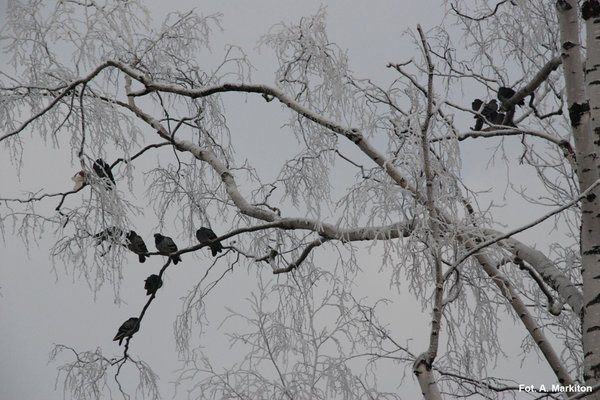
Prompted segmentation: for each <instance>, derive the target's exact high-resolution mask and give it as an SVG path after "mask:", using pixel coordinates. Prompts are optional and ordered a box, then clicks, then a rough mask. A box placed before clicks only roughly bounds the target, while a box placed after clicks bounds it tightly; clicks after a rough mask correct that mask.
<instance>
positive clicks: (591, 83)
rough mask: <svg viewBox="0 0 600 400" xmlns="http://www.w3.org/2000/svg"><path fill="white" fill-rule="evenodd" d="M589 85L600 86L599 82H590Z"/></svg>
mask: <svg viewBox="0 0 600 400" xmlns="http://www.w3.org/2000/svg"><path fill="white" fill-rule="evenodd" d="M592 71H593V70H592ZM590 85H600V81H591V82H590Z"/></svg>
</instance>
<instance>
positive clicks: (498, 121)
mask: <svg viewBox="0 0 600 400" xmlns="http://www.w3.org/2000/svg"><path fill="white" fill-rule="evenodd" d="M505 117H506V114H504V113H495V114H494V115H492V121H491V122H492V124H494V125H502V124H503V123H504V118H505Z"/></svg>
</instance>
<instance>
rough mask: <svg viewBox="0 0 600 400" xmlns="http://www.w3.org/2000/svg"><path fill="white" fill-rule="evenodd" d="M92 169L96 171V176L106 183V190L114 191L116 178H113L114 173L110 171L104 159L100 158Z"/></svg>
mask: <svg viewBox="0 0 600 400" xmlns="http://www.w3.org/2000/svg"><path fill="white" fill-rule="evenodd" d="M92 168H93V169H94V172H95V173H96V175H98V177H99V178H100V180H102V181H103V182H104V185H105V186H106V188H107V189H109V190H110V189H112V187H113V186H114V185H115V184H116V183H115V177H114V176H113V174H112V171H111V170H110V165H108V164H107V163H106V162H105V161H104V160H103V159H101V158H99V159H97V160H96V161H94V165H93V166H92ZM107 179H108V180H107Z"/></svg>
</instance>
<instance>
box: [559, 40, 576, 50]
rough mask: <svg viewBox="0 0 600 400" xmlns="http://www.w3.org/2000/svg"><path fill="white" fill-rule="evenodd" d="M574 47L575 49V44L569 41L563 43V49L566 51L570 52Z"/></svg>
mask: <svg viewBox="0 0 600 400" xmlns="http://www.w3.org/2000/svg"><path fill="white" fill-rule="evenodd" d="M573 47H575V43H573V42H571V41H569V40H567V41H566V42H564V43H563V45H562V48H563V49H565V50H569V49H572V48H573Z"/></svg>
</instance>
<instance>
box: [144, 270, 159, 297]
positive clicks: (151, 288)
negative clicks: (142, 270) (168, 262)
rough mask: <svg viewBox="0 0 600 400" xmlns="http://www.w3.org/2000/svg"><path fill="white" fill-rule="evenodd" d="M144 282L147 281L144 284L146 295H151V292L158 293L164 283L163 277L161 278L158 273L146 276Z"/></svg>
mask: <svg viewBox="0 0 600 400" xmlns="http://www.w3.org/2000/svg"><path fill="white" fill-rule="evenodd" d="M144 282H146V283H145V284H144V289H146V296H150V295H151V294H154V293H156V291H157V290H158V289H159V288H160V287H162V285H163V281H162V279H160V277H159V276H158V275H156V274H152V275H150V276H149V277H147V278H146V280H145V281H144Z"/></svg>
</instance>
